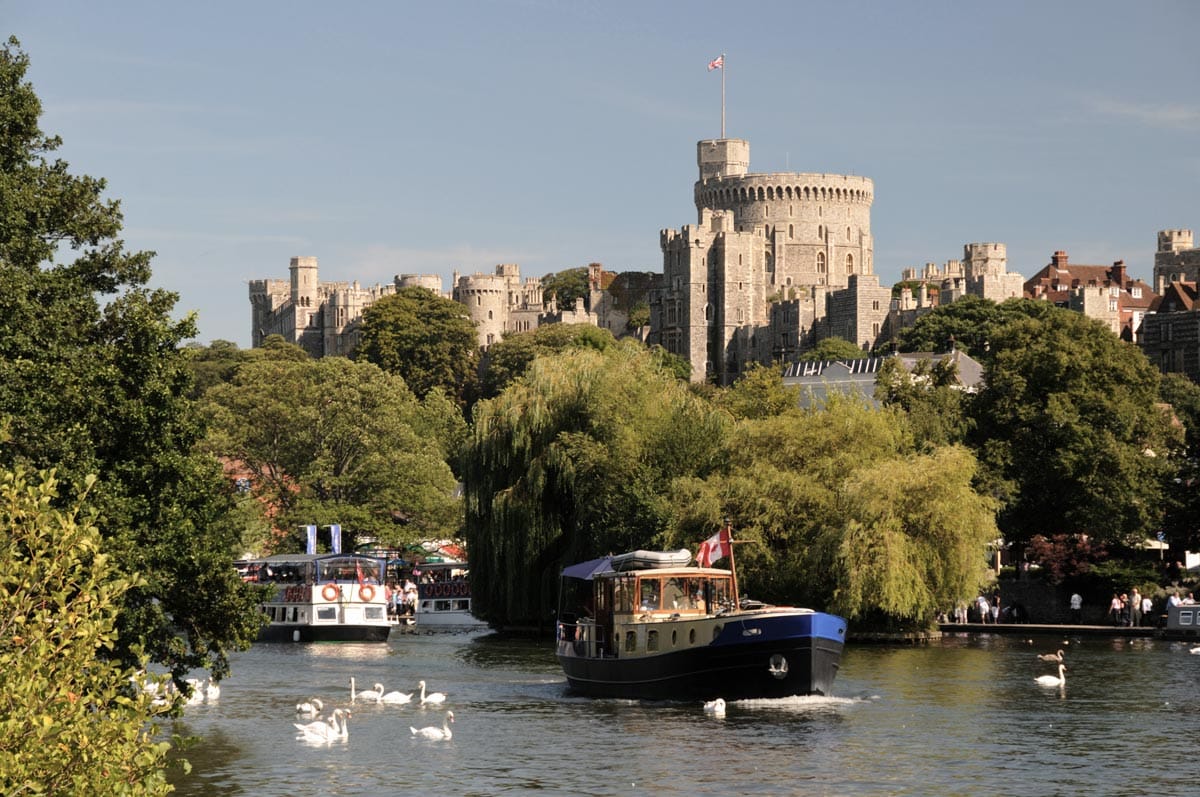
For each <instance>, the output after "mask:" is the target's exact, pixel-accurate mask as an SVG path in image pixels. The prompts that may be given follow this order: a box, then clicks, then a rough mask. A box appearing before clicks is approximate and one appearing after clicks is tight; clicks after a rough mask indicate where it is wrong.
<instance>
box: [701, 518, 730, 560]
mask: <svg viewBox="0 0 1200 797" xmlns="http://www.w3.org/2000/svg"><path fill="white" fill-rule="evenodd" d="M732 548H733V545H732V543H730V541H729V527H728V526H726V527H725V528H723V529H721V530H720V531H718V532H717V533H716V534H714V535H712V536H711V537H709V538H708V539H707V540H705V541H704V542H702V543H700V550H699V552H697V553H696V563H697V564H699V565H700V566H701V567H710V566H711V565H712V563H713V562H716V561H718V560H720V559H724V558H725V557H726V556H729V553H730V551H731V550H732Z"/></svg>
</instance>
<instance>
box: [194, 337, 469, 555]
mask: <svg viewBox="0 0 1200 797" xmlns="http://www.w3.org/2000/svg"><path fill="white" fill-rule="evenodd" d="M446 404H447V400H446V399H445V397H444V396H442V394H441V393H440V392H439V391H438V390H436V389H435V390H433V391H432V392H431V393H430V394H429V395H428V396H427V397H426V402H425V403H424V404H423V403H421V402H418V401H417V400H416V398H415V397H414V396H413V394H412V392H411V391H409V389H408V388H407V387H406V386H405V384H404V381H403V380H402V379H400V378H399V377H398V376H393V375H390V374H386V373H384V372H383V371H381V370H380V369H379V368H377V367H376V366H374V365H371V364H370V363H356V362H352V361H350V360H346V359H344V358H341V357H326V358H323V359H320V360H266V359H264V360H259V361H257V362H252V363H248V364H246V365H243V366H242V367H241V368H239V369H238V371H237V372H236V374H235V375H234V378H233V380H232V381H231V382H229V383H228V384H222V385H217V386H215V387H213V388H212V389H210V390H209V391H208V393H207V394H206V395H205V407H206V410H207V412H208V414H209V416H210V425H211V428H212V434H211V436H210V440H209V445H210V446H211V448H212V450H213V451H214V453H216V454H218V455H220V456H222V457H226V458H229V459H231V460H234V461H236V462H238V463H240V464H241V465H242V466H244V467H245V468H246V469H247V470H248V471H249V472H250V473H251V474H252V478H251V480H250V481H251V494H252V495H254V496H255V497H256V498H258V499H259V500H260V501H261V502H262V504H263V505H264V506H265V507H269V508H270V510H271V517H272V519H273V522H274V523H275V525H276V527H278V528H280V529H282V530H284V531H285V532H287V535H288V536H290V537H291V541H290V547H291V548H292V549H302V548H301V540H300V538H299V536H298V535H296V534H294V533H293V532H294V530H295V528H296V527H297V526H300V525H305V524H309V523H316V524H318V525H328V524H332V523H339V524H341V525H342V527H343V529H344V531H345V533H346V535H347V538H348V540H353V539H354V538H355V537H365V536H370V537H375V538H377V539H378V540H379V541H381V542H383V543H386V544H393V545H399V544H402V543H407V542H413V541H416V540H418V539H422V538H424V537H431V536H432V537H448V536H454V535H455V534H456V533H457V531H458V526H459V517H460V515H459V513H460V506H459V503H458V501H457V500H456V499H455V498H454V497H453V492H454V484H455V483H454V477H453V475H452V473H451V470H450V468H449V466H448V464H447V463H446V454H447V451H448V449H449V448H450V447H452V446H454V445H457V444H458V443H456V442H454V436H455V435H459V434H461V429H459V427H456V426H455V424H454V423H453V422H452V421H451V420H450V419H449V418H448V417H447V416H448V415H449V414H450V410H449V408H448V407H447V406H446ZM443 433H445V434H446V437H442V435H443ZM285 550H286V548H285Z"/></svg>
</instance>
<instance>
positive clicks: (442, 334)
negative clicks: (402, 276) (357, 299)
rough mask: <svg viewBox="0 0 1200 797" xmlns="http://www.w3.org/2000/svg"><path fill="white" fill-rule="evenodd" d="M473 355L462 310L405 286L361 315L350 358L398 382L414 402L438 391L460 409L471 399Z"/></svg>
mask: <svg viewBox="0 0 1200 797" xmlns="http://www.w3.org/2000/svg"><path fill="white" fill-rule="evenodd" d="M478 350H479V337H478V335H477V333H476V331H475V325H474V324H473V323H472V322H471V318H470V316H469V315H468V313H467V308H466V307H464V306H463V305H462V304H460V303H459V302H455V301H452V300H450V299H445V298H443V297H441V296H438V295H437V294H436V293H434V292H433V291H430V290H428V289H426V288H421V287H416V286H410V287H407V288H401V289H400V290H398V291H396V293H394V294H393V295H391V296H385V297H383V298H382V299H380V300H379V301H377V302H375V303H374V304H372V305H371V306H370V307H368V308H367V309H366V310H364V311H363V316H362V337H361V339H360V340H359V344H358V347H357V349H356V351H355V352H354V358H355V359H357V360H360V361H366V362H369V363H373V364H375V365H377V366H379V367H380V368H382V369H383V370H385V371H387V372H388V373H391V374H397V375H398V376H400V377H402V378H403V379H404V382H405V384H407V385H408V387H409V389H411V390H412V391H413V392H414V393H416V394H417V396H418V398H424V397H425V395H426V394H427V393H429V391H430V390H433V389H434V388H441V390H442V392H443V393H445V394H446V395H447V396H451V397H453V398H454V400H455V401H456V402H457V403H458V404H459V406H461V407H465V406H467V405H468V404H469V403H470V402H471V401H472V400H473V398H474V395H475V389H476V386H475V380H476V369H477V367H478V361H479V358H478Z"/></svg>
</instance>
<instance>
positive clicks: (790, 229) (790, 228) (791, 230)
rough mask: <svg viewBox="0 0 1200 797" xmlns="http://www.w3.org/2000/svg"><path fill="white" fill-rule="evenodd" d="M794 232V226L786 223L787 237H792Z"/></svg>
mask: <svg viewBox="0 0 1200 797" xmlns="http://www.w3.org/2000/svg"><path fill="white" fill-rule="evenodd" d="M795 234H796V228H795V227H794V226H793V225H791V224H789V225H788V238H794V237H795Z"/></svg>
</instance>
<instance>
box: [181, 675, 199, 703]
mask: <svg viewBox="0 0 1200 797" xmlns="http://www.w3.org/2000/svg"><path fill="white" fill-rule="evenodd" d="M187 685H188V686H189V687H190V690H189V691H188V695H187V699H186V700H185V701H184V704H185V705H188V706H198V705H200V704H201V703H203V702H204V683H203V682H202V681H201V680H200V679H199V678H188V679H187Z"/></svg>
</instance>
